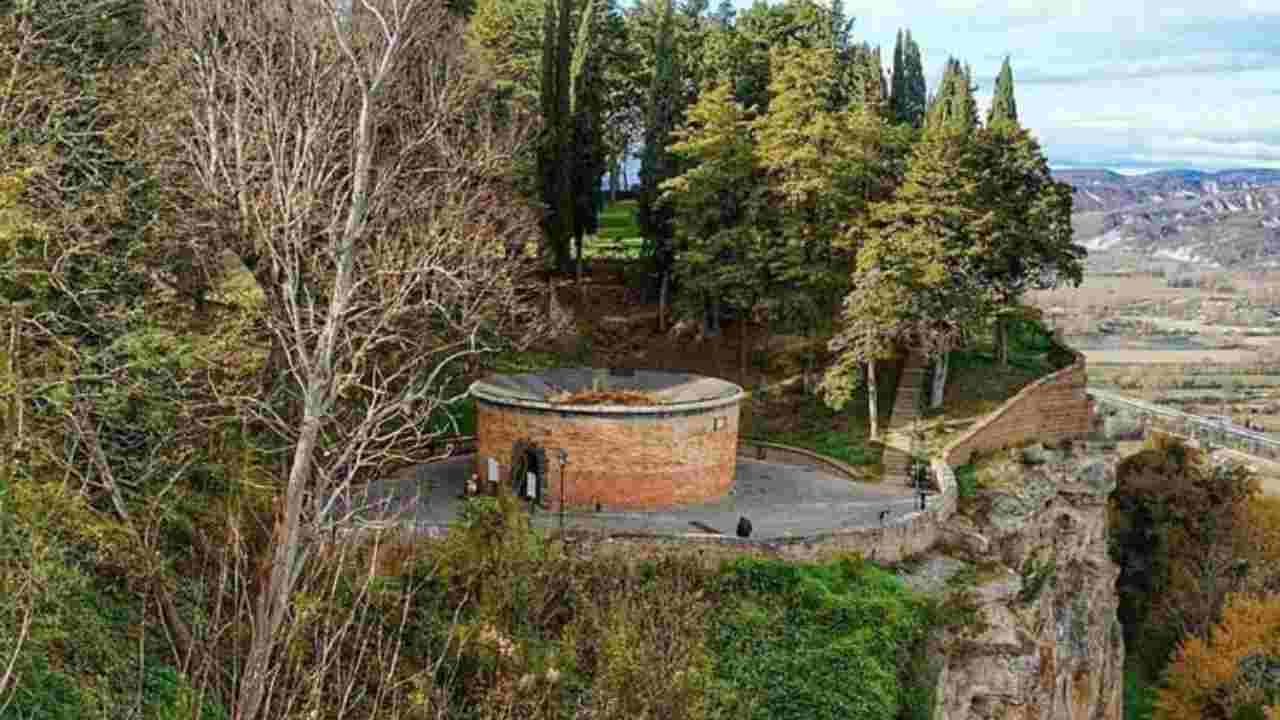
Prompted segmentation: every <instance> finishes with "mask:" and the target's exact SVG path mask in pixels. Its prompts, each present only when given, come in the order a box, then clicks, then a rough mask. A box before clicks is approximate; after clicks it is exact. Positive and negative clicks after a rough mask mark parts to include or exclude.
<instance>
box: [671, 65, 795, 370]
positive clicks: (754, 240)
mask: <svg viewBox="0 0 1280 720" xmlns="http://www.w3.org/2000/svg"><path fill="white" fill-rule="evenodd" d="M674 136H675V138H676V142H674V143H672V145H671V146H670V148H669V149H670V150H671V152H672V153H673V154H674V155H676V156H677V157H679V158H680V160H681V166H682V167H684V168H685V170H684V172H683V173H681V174H680V175H678V176H677V177H675V178H672V179H671V180H668V181H667V182H665V183H663V190H664V196H663V199H664V202H665V203H667V204H669V205H670V206H671V207H672V208H673V209H674V212H675V218H674V223H673V225H674V234H675V242H676V243H677V244H678V245H679V247H680V253H679V255H678V256H677V259H676V265H675V272H676V276H677V277H678V278H679V280H680V288H681V296H682V297H683V298H684V302H683V303H682V304H683V306H684V309H685V313H686V314H688V315H692V316H698V315H702V314H703V313H705V311H706V307H707V305H708V304H709V302H708V301H709V300H712V299H714V300H715V304H716V305H721V304H723V305H725V306H727V307H728V308H730V309H733V310H736V311H737V312H738V314H739V316H740V317H744V316H745V315H746V314H747V313H748V312H749V311H750V310H751V309H752V308H753V307H754V306H755V305H756V303H757V302H758V301H759V299H760V298H761V297H764V296H766V295H767V294H768V293H769V291H770V290H771V289H773V288H774V287H775V286H776V279H775V278H776V274H777V270H776V268H777V265H778V260H779V256H780V254H781V253H780V247H779V246H780V243H778V242H777V241H776V240H775V238H774V236H773V234H772V233H770V232H768V231H767V228H766V227H764V225H766V224H767V223H765V222H762V221H761V220H762V219H761V218H759V217H758V216H757V211H759V210H763V209H765V206H764V205H762V204H761V203H760V202H759V199H760V194H761V189H762V176H761V174H760V173H759V172H758V171H757V169H756V157H755V139H754V135H753V132H752V127H751V123H750V122H749V121H748V115H747V112H746V110H745V109H744V108H743V107H742V105H741V104H739V103H737V102H735V101H734V100H733V91H732V86H731V85H730V83H728V82H720V83H717V84H716V85H715V86H713V87H711V88H709V89H707V90H706V91H704V92H703V93H702V95H701V96H700V97H699V98H698V101H697V102H696V103H694V104H693V105H692V106H691V107H690V108H689V110H688V115H687V121H686V123H685V125H684V126H683V127H682V128H680V129H679V130H678V131H676V132H675V133H674ZM740 327H741V328H745V327H746V323H745V321H744V322H743V323H741V325H740ZM741 348H742V351H743V355H742V356H741V357H740V361H741V363H742V365H743V369H744V370H745V352H746V343H745V342H743V343H742V344H741Z"/></svg>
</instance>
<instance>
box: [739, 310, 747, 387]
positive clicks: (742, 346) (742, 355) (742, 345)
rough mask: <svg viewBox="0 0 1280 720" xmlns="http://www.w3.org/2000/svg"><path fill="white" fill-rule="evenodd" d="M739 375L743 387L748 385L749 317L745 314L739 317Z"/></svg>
mask: <svg viewBox="0 0 1280 720" xmlns="http://www.w3.org/2000/svg"><path fill="white" fill-rule="evenodd" d="M738 377H739V378H740V381H739V382H740V384H741V385H742V386H743V387H746V386H747V318H746V315H745V314H743V316H742V317H739V318H738Z"/></svg>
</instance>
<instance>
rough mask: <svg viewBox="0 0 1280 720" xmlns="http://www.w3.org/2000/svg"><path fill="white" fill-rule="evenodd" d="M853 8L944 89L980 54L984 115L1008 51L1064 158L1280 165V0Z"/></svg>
mask: <svg viewBox="0 0 1280 720" xmlns="http://www.w3.org/2000/svg"><path fill="white" fill-rule="evenodd" d="M736 2H737V3H738V5H739V6H740V7H742V6H746V5H749V4H750V0H736ZM713 4H714V3H713ZM845 11H846V13H848V14H849V15H851V16H853V17H854V18H855V21H856V22H855V25H854V30H853V34H854V39H855V40H856V41H858V42H862V41H868V42H870V43H871V44H872V45H879V46H880V47H881V54H882V57H883V58H884V59H885V62H886V63H890V62H892V58H893V45H894V38H895V35H896V33H897V30H898V28H900V27H910V28H911V33H912V36H913V37H914V38H915V40H916V42H917V43H918V44H919V45H920V49H921V54H922V55H923V59H924V66H925V77H926V78H927V79H928V81H929V88H930V91H932V89H933V87H934V85H935V84H936V82H937V80H938V79H939V78H940V77H941V75H942V65H943V63H944V62H945V61H946V59H947V57H948V55H954V56H956V57H958V58H960V59H961V60H963V61H967V62H969V63H970V64H971V65H972V66H973V74H974V82H975V83H976V84H977V85H978V86H979V90H978V93H977V94H978V102H979V105H980V106H981V107H982V108H983V112H984V113H985V108H986V105H987V103H989V102H990V97H991V89H992V86H993V85H994V78H995V75H996V73H997V72H998V71H999V69H1000V62H1001V60H1003V58H1004V56H1005V55H1006V54H1008V55H1009V57H1010V61H1011V62H1012V65H1013V75H1014V86H1015V89H1016V99H1017V102H1018V113H1019V118H1020V119H1021V121H1022V124H1023V125H1024V126H1025V127H1028V128H1030V129H1031V130H1032V131H1033V132H1034V133H1035V134H1036V135H1037V136H1038V138H1039V139H1040V143H1041V145H1042V146H1043V148H1044V150H1045V154H1046V156H1047V157H1048V158H1049V162H1050V164H1052V165H1053V166H1055V167H1073V166H1075V167H1108V168H1112V169H1115V170H1118V171H1122V172H1127V173H1135V172H1140V171H1144V170H1155V169H1163V168H1194V169H1199V170H1219V169H1225V168H1237V167H1269V168H1280V0H1159V1H1158V0H845Z"/></svg>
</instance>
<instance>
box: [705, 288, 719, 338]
mask: <svg viewBox="0 0 1280 720" xmlns="http://www.w3.org/2000/svg"><path fill="white" fill-rule="evenodd" d="M706 334H707V337H719V336H720V296H719V295H712V296H711V297H710V298H708V300H707V333H706Z"/></svg>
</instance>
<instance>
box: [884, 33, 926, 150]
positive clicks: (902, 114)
mask: <svg viewBox="0 0 1280 720" xmlns="http://www.w3.org/2000/svg"><path fill="white" fill-rule="evenodd" d="M889 106H890V117H891V118H892V120H893V122H895V123H904V124H907V125H911V126H912V127H916V128H919V127H921V126H922V125H923V124H924V115H925V109H926V107H927V106H928V102H927V99H926V97H925V81H924V66H923V64H922V62H921V60H920V46H919V45H917V44H916V42H915V40H913V39H912V38H911V31H910V30H899V31H898V38H897V42H895V43H894V47H893V78H892V87H891V89H890V91H889Z"/></svg>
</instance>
